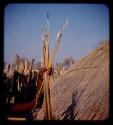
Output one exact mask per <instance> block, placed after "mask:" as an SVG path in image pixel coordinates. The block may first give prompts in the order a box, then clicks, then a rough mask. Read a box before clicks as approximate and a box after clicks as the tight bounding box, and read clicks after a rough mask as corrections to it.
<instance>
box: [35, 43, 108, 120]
mask: <svg viewBox="0 0 113 125" xmlns="http://www.w3.org/2000/svg"><path fill="white" fill-rule="evenodd" d="M51 100H52V107H53V109H52V110H53V115H54V117H55V118H56V120H65V119H67V120H103V119H107V117H108V116H109V43H108V42H103V43H101V44H100V45H99V46H98V47H97V48H96V49H95V50H93V51H92V52H91V53H89V54H88V55H87V56H85V57H84V58H82V59H81V60H79V61H78V62H76V64H74V65H72V67H71V68H70V69H69V70H68V71H67V72H66V73H65V74H64V75H63V76H61V77H59V78H58V79H57V80H56V81H55V82H54V83H53V85H52V87H51ZM41 114H43V111H42V110H41V111H40V113H39V115H38V116H37V119H41V117H40V116H42V115H41Z"/></svg>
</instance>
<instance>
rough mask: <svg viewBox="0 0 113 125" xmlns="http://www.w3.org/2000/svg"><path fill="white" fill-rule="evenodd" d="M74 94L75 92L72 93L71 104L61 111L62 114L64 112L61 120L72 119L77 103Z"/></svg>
mask: <svg viewBox="0 0 113 125" xmlns="http://www.w3.org/2000/svg"><path fill="white" fill-rule="evenodd" d="M76 94H77V93H73V95H72V102H71V105H70V106H69V107H68V108H67V109H66V110H65V111H64V112H63V113H62V115H64V114H65V116H64V118H63V120H74V110H75V108H76V103H77V100H76Z"/></svg>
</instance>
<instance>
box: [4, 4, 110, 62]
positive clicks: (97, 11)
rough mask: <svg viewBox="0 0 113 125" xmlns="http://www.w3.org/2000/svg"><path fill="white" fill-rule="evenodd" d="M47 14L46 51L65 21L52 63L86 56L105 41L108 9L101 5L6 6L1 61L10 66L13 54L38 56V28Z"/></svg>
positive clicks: (52, 43) (39, 52)
mask: <svg viewBox="0 0 113 125" xmlns="http://www.w3.org/2000/svg"><path fill="white" fill-rule="evenodd" d="M47 13H49V23H50V31H51V40H50V49H51V48H52V47H53V46H54V44H55V41H56V35H57V33H58V31H59V29H60V28H61V26H62V25H63V24H64V22H65V20H66V18H67V17H68V18H69V23H68V26H67V28H66V29H65V31H64V33H63V37H62V39H61V45H60V47H59V49H58V50H57V54H56V56H55V62H56V61H60V62H62V61H63V60H64V59H65V58H66V57H70V56H72V57H73V58H74V59H75V60H78V59H79V58H81V57H83V56H85V55H87V54H88V53H89V52H90V51H91V50H92V49H94V48H95V47H96V45H97V44H98V43H99V42H100V41H102V40H109V9H108V8H107V6H106V5H104V4H9V5H7V6H6V8H5V11H4V61H5V62H7V63H12V62H13V60H14V57H15V55H16V54H18V55H20V56H23V57H27V58H28V59H29V60H32V59H33V58H35V60H36V61H40V59H41V56H42V40H41V36H42V27H43V25H44V24H45V23H46V14H47Z"/></svg>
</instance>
